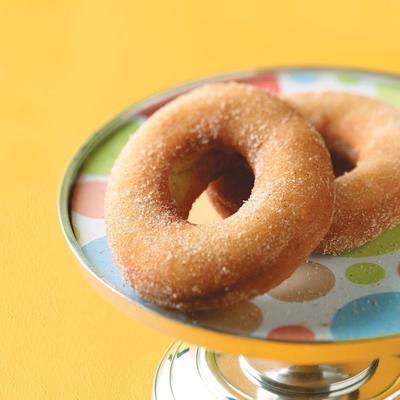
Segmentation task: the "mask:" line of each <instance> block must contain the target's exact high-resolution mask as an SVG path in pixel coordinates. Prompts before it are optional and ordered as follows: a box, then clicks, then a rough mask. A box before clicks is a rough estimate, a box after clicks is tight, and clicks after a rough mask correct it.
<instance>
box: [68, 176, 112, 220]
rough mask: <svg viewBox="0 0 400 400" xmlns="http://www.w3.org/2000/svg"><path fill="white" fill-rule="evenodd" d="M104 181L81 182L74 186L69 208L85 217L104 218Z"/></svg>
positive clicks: (105, 185)
mask: <svg viewBox="0 0 400 400" xmlns="http://www.w3.org/2000/svg"><path fill="white" fill-rule="evenodd" d="M106 187H107V184H106V183H105V182H82V183H77V184H76V185H75V186H74V189H73V192H72V199H71V209H72V211H75V212H77V213H79V214H82V215H84V216H85V217H91V218H104V195H105V193H106Z"/></svg>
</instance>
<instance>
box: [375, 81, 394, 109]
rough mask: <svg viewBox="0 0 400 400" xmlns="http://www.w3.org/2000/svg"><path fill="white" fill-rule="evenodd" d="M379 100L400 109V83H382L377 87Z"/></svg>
mask: <svg viewBox="0 0 400 400" xmlns="http://www.w3.org/2000/svg"><path fill="white" fill-rule="evenodd" d="M376 95H377V97H378V99H379V100H382V101H384V102H385V103H388V104H390V105H392V106H394V107H400V82H382V83H379V84H378V85H377V86H376Z"/></svg>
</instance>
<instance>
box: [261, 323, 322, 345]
mask: <svg viewBox="0 0 400 400" xmlns="http://www.w3.org/2000/svg"><path fill="white" fill-rule="evenodd" d="M267 339H273V340H282V341H300V342H310V341H313V340H314V332H313V331H312V330H311V329H309V328H306V327H305V326H303V325H286V326H280V327H278V328H275V329H273V330H272V331H271V332H269V334H268V336H267Z"/></svg>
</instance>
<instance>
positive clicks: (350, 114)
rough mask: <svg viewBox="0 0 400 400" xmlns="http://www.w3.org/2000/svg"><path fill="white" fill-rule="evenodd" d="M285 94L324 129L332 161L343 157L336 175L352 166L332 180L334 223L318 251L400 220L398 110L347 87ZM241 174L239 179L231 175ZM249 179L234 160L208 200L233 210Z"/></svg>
mask: <svg viewBox="0 0 400 400" xmlns="http://www.w3.org/2000/svg"><path fill="white" fill-rule="evenodd" d="M285 99H286V100H287V101H288V102H289V103H290V104H291V105H292V106H294V107H295V108H296V109H297V110H298V111H300V112H301V113H302V114H303V115H304V116H305V117H306V118H307V119H308V120H309V121H310V122H311V123H312V124H313V125H314V126H315V128H316V129H317V130H318V131H319V132H320V133H321V134H322V136H323V138H324V139H325V142H326V144H327V147H328V149H329V150H330V151H331V153H332V159H333V161H335V159H338V160H340V161H341V165H339V168H338V169H339V170H340V167H343V166H344V167H345V168H342V170H341V171H339V174H340V173H343V172H345V171H346V165H345V164H347V169H349V168H348V167H349V165H350V166H352V167H354V169H352V170H351V171H350V172H345V173H344V175H341V176H338V177H337V178H336V180H335V187H336V205H335V213H334V218H333V223H332V226H331V228H330V230H329V232H328V234H327V235H326V237H325V238H324V240H323V241H322V242H321V243H320V245H319V246H318V248H317V251H319V252H322V253H329V254H338V253H342V252H344V251H348V250H351V249H353V248H355V247H358V246H360V245H362V244H363V243H365V242H367V241H369V240H372V239H374V238H375V237H377V236H378V235H379V234H380V233H382V232H383V231H385V230H387V229H389V228H391V227H393V226H395V225H397V224H399V223H400V111H399V110H397V109H394V108H392V107H390V106H388V105H386V104H384V103H382V102H380V101H377V100H374V99H372V98H368V97H364V96H359V95H355V94H351V93H345V92H322V93H298V94H291V95H288V96H287V97H285ZM350 169H351V168H350ZM239 171H240V172H239ZM239 174H240V176H241V179H242V180H241V182H240V181H239V180H236V179H235V176H239ZM249 182H251V171H249V170H248V169H247V168H246V166H245V165H244V164H243V163H242V165H241V166H240V165H239V164H238V163H236V164H235V166H234V168H233V169H232V171H231V172H228V171H226V172H225V175H224V176H222V177H220V178H219V180H218V181H216V182H214V183H213V184H212V185H210V188H209V190H208V193H209V196H210V199H211V201H212V202H213V204H214V205H215V207H216V209H217V210H218V211H219V213H220V214H221V215H223V216H225V217H226V216H228V215H231V214H232V213H234V212H236V211H237V209H238V208H239V207H240V206H241V204H242V202H243V200H244V199H246V198H247V196H248V195H249V193H250V192H251V183H249ZM238 186H241V187H240V189H238Z"/></svg>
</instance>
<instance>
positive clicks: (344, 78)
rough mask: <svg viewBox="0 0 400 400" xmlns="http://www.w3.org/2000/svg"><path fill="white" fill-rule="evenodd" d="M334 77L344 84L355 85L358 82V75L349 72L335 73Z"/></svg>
mask: <svg viewBox="0 0 400 400" xmlns="http://www.w3.org/2000/svg"><path fill="white" fill-rule="evenodd" d="M336 79H337V80H338V81H339V82H341V83H344V84H346V85H355V84H356V83H358V82H360V77H358V76H356V75H350V74H338V75H336Z"/></svg>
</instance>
